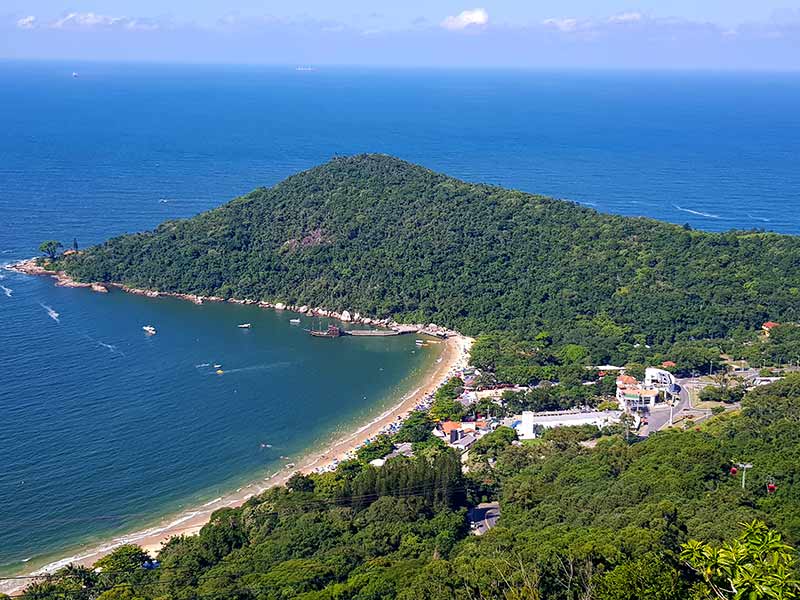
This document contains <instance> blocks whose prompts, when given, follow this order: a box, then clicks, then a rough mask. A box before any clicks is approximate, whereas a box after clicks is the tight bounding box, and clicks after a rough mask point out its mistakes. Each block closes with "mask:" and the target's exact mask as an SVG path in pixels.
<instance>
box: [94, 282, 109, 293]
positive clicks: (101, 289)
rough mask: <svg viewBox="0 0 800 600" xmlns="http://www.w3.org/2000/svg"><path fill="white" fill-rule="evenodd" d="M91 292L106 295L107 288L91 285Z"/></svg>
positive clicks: (99, 284)
mask: <svg viewBox="0 0 800 600" xmlns="http://www.w3.org/2000/svg"><path fill="white" fill-rule="evenodd" d="M92 291H93V292H99V293H101V294H107V293H108V288H107V287H106V286H104V285H103V284H101V283H93V284H92Z"/></svg>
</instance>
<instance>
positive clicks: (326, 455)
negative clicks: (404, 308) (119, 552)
mask: <svg viewBox="0 0 800 600" xmlns="http://www.w3.org/2000/svg"><path fill="white" fill-rule="evenodd" d="M472 341H473V340H472V339H471V338H467V337H465V336H461V335H451V336H450V337H448V338H447V339H445V340H441V341H440V343H441V345H442V350H441V354H440V356H439V358H438V359H437V360H436V362H435V363H433V364H432V365H431V367H430V368H429V370H428V372H426V373H425V375H424V377H423V380H422V382H421V383H420V386H419V387H418V388H417V389H415V390H413V391H411V392H410V393H408V394H406V395H405V396H404V397H403V398H402V399H399V400H398V403H397V404H396V405H394V406H393V407H392V408H391V409H389V410H387V411H386V412H384V413H383V414H381V415H380V416H379V417H377V418H375V419H373V420H372V421H370V422H368V423H362V424H359V427H358V428H356V429H355V430H353V431H351V432H349V433H348V434H346V435H344V436H342V437H339V438H338V439H336V440H335V441H334V442H333V443H332V444H331V445H330V446H329V447H328V448H327V449H325V450H322V451H321V452H320V451H317V452H313V453H310V454H308V455H307V456H306V457H305V458H304V459H302V460H301V461H299V462H298V464H297V466H296V467H293V468H288V467H285V468H283V469H282V470H280V471H278V472H276V473H274V474H272V475H271V476H269V477H265V478H264V479H261V480H259V481H254V482H251V483H250V484H248V485H245V486H242V487H240V488H238V489H237V490H236V491H235V492H232V493H230V494H228V495H225V496H223V497H220V498H217V499H215V500H212V501H210V502H207V503H206V504H204V505H202V506H199V507H196V508H194V509H191V510H186V511H184V512H182V513H181V514H174V515H171V516H169V517H165V518H164V519H163V520H162V521H161V522H160V523H159V524H157V525H155V526H152V527H149V528H147V529H143V530H140V531H134V532H131V533H129V534H125V535H122V536H119V537H116V538H114V539H111V540H109V541H107V542H105V543H100V544H97V545H95V546H93V547H90V548H87V549H86V550H85V551H81V552H78V553H76V554H74V555H72V556H69V557H65V558H63V559H61V560H57V561H54V562H51V563H49V564H47V565H45V566H43V567H41V568H39V569H37V570H35V571H33V572H31V573H29V575H30V576H31V577H32V578H31V579H16V580H11V581H0V593H6V594H13V593H15V592H19V591H20V590H21V589H22V588H24V587H25V586H26V585H28V584H29V583H30V582H31V581H33V580H34V579H33V577H35V576H42V575H45V574H47V573H51V572H53V571H55V570H57V569H59V568H61V567H62V566H65V565H67V564H70V563H75V564H81V565H92V564H93V563H95V562H96V561H97V560H98V559H100V558H101V557H103V556H104V555H106V554H108V553H109V552H111V551H112V550H114V549H115V548H117V547H119V546H121V545H123V544H137V545H139V546H142V547H143V548H145V549H146V550H148V551H150V552H151V553H156V552H157V551H158V550H159V549H160V548H161V545H162V544H163V543H164V542H166V541H167V540H169V539H170V538H171V537H173V536H175V535H193V534H196V533H197V532H199V530H200V529H201V528H202V527H203V525H205V524H206V523H207V522H208V520H209V518H210V516H211V514H212V513H213V512H214V511H215V510H218V509H220V508H224V507H236V506H240V505H241V504H243V503H244V502H246V501H247V500H248V499H249V498H251V497H253V496H255V495H258V494H260V493H261V492H263V491H265V490H266V489H268V488H270V487H273V486H278V485H283V484H284V483H285V482H286V481H287V480H288V479H289V477H291V475H292V474H293V473H295V472H297V471H300V472H302V473H313V472H315V471H318V470H322V469H326V468H332V466H333V465H334V464H335V463H336V461H340V460H342V459H345V458H347V456H348V454H350V453H352V452H353V451H354V450H355V449H357V448H358V447H359V446H361V445H362V444H363V443H364V442H365V441H366V440H368V439H370V438H372V437H375V436H376V435H378V434H379V433H381V432H382V431H383V430H384V429H386V428H387V427H388V426H390V425H391V424H393V423H396V422H397V421H398V420H400V419H403V418H405V417H406V416H407V415H408V414H409V413H410V412H411V411H413V410H414V409H415V408H416V407H417V406H418V405H420V404H421V403H423V402H424V401H425V399H426V398H427V397H429V396H430V395H431V394H433V393H434V392H435V390H436V389H437V388H438V387H439V386H440V385H441V384H442V383H444V382H445V381H446V380H447V379H448V378H449V377H451V376H452V375H453V374H455V373H456V372H457V371H458V370H460V369H462V368H463V367H465V366H466V365H467V363H468V359H469V348H470V346H471V345H472Z"/></svg>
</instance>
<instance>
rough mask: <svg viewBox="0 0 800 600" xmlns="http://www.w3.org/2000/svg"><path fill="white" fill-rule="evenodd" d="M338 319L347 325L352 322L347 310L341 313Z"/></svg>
mask: <svg viewBox="0 0 800 600" xmlns="http://www.w3.org/2000/svg"><path fill="white" fill-rule="evenodd" d="M339 318H340V319H341V320H342V321H344V322H345V323H348V322H350V321H352V320H353V319H352V317H351V316H350V311H347V310H345V311H342V314H341V315H340V316H339Z"/></svg>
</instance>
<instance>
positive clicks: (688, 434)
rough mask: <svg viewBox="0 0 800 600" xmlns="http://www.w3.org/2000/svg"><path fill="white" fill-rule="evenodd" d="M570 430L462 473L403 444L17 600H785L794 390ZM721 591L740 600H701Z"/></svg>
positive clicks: (493, 442)
mask: <svg viewBox="0 0 800 600" xmlns="http://www.w3.org/2000/svg"><path fill="white" fill-rule="evenodd" d="M423 430H424V428H423ZM427 431H428V433H427V435H428V436H430V430H427ZM406 433H408V432H406ZM583 433H584V432H582V431H580V430H576V431H574V432H573V431H570V430H569V429H564V430H561V433H560V434H559V435H557V436H555V435H554V436H553V437H552V438H549V439H548V438H545V439H542V440H537V441H536V443H535V444H530V445H528V444H522V445H520V444H518V443H515V442H514V439H515V437H516V436H515V434H514V432H513V430H511V429H508V428H500V429H498V430H497V431H495V432H494V433H491V434H489V435H487V436H485V437H484V438H482V439H481V441H480V443H479V444H476V445H475V446H474V447H473V449H472V450H471V451H470V456H469V459H468V467H469V469H468V470H467V472H466V473H465V474H462V471H461V464H460V462H461V461H460V460H459V457H458V456H456V454H455V453H454V451H453V450H451V449H449V448H445V447H444V446H443V445H442V444H441V443H439V444H435V443H433V444H432V443H430V440H425V439H420V438H417V439H418V441H416V442H415V448H416V451H415V456H414V457H413V458H406V457H404V456H398V457H396V458H392V459H390V460H388V461H387V462H386V464H385V465H384V466H383V467H381V468H375V467H372V466H370V465H369V464H368V463H367V462H366V459H367V458H368V457H363V460H354V461H348V462H345V463H343V464H341V465H340V466H339V467H338V469H337V470H336V471H334V472H329V473H324V474H314V475H311V476H304V475H295V476H294V477H293V478H292V479H291V480H290V481H289V483H288V485H287V487H286V488H274V489H271V490H269V491H267V492H265V493H263V494H261V495H259V496H257V497H254V498H251V499H250V500H248V501H247V502H246V503H245V504H244V506H242V507H241V508H237V509H229V508H225V509H221V510H218V511H216V512H215V513H214V515H213V516H212V519H211V521H210V523H209V524H207V525H206V526H205V527H204V528H203V530H202V531H201V533H200V535H198V536H191V537H176V538H173V540H172V541H170V542H169V543H168V544H167V545H166V546H165V547H164V549H163V550H162V551H161V552H160V554H159V556H158V559H159V560H160V566H158V567H156V568H151V567H152V563H150V562H149V561H150V558H151V557H149V556H147V555H146V554H144V553H143V552H142V551H141V550H139V549H138V548H135V547H131V546H125V547H123V548H121V549H119V550H116V551H115V552H114V553H112V554H111V555H110V556H107V557H105V558H103V559H101V561H100V562H99V563H98V565H97V566H99V567H101V568H102V571H101V572H99V573H98V572H93V571H89V570H87V569H82V568H79V567H67V568H65V569H63V570H62V571H60V572H59V573H58V574H56V576H54V577H53V578H51V579H50V580H47V581H43V582H40V583H37V584H35V585H33V586H31V587H30V588H29V589H28V592H27V594H26V595H25V596H24V598H25V600H37V599H47V600H50V599H52V600H55V599H57V598H75V599H84V600H92V599H99V600H167V599H169V600H200V599H203V600H280V599H289V598H293V599H303V600H391V599H395V598H399V599H404V600H418V599H431V600H459V599H464V598H467V599H471V598H474V599H486V600H488V599H498V600H501V599H506V600H511V599H514V600H523V599H524V600H535V599H537V598H542V599H548V600H582V599H589V598H591V599H596V600H624V599H629V600H635V599H640V598H657V599H659V600H689V599H696V600H699V599H701V598H718V599H726V598H730V599H731V600H733V598H752V599H754V600H757V599H767V598H775V599H777V598H786V599H789V598H796V597H798V594H800V587H798V579H797V575H796V564H795V558H796V557H795V554H794V552H793V551H792V550H791V548H788V547H786V546H785V545H784V544H792V545H796V544H797V543H798V541H800V517H799V516H798V515H800V483H798V482H800V375H794V376H790V377H787V378H786V379H785V380H783V381H781V382H778V383H776V384H773V385H771V386H768V387H764V388H761V389H759V390H757V391H755V392H752V393H750V394H749V395H748V396H746V397H745V399H744V400H743V403H742V410H741V412H740V413H739V414H726V415H722V416H720V417H717V418H716V419H714V420H712V421H711V422H710V423H707V424H705V425H703V426H702V427H698V428H694V427H693V428H690V429H689V430H687V431H677V430H673V431H667V432H661V433H657V434H654V435H653V436H651V437H650V438H649V439H647V440H646V441H639V442H633V441H631V442H628V441H626V439H625V437H624V436H621V435H609V436H605V437H602V438H601V439H599V440H598V441H597V445H596V447H594V448H589V447H586V446H585V445H584V444H582V443H581V440H583V439H585V436H584V435H583ZM741 461H748V462H750V463H751V464H752V465H753V466H752V468H751V469H750V470H749V472H748V475H747V485H746V487H744V488H742V473H741V472H739V473H735V472H734V471H732V470H731V466H732V465H733V464H735V463H737V462H741ZM770 484H772V485H773V486H774V487H773V488H770V487H769V485H770ZM771 489H772V491H770V490H771ZM490 499H499V501H500V506H501V510H502V517H501V519H500V521H499V524H498V526H497V527H495V528H494V529H491V530H490V531H489V532H488V533H485V534H484V535H482V536H480V537H478V536H475V535H471V534H470V530H469V528H468V527H467V520H466V511H467V507H468V506H470V505H474V504H475V503H476V502H479V501H481V500H490ZM743 524H744V526H743ZM767 528H771V529H767ZM778 532H780V533H778ZM780 535H782V538H781V537H780ZM692 540H695V541H692ZM717 548H721V550H720V551H719V553H717V551H716V549H717ZM732 555H733V556H734V558H733V559H731V556H732ZM706 563H708V564H706ZM731 585H734V586H735V587H736V589H737V591H738V594H739V595H736V594H734V593H729V594H722V595H718V594H716V593H715V588H717V589H722V590H725V589H729V588H730V587H731Z"/></svg>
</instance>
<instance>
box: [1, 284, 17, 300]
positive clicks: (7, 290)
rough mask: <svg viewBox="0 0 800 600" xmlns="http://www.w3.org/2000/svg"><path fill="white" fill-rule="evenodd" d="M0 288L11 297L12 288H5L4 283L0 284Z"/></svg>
mask: <svg viewBox="0 0 800 600" xmlns="http://www.w3.org/2000/svg"><path fill="white" fill-rule="evenodd" d="M0 290H3V293H4V294H5V295H6V296H8V297H9V298H11V292H13V291H14V290H12V289H11V288H7V287H6V286H4V285H0Z"/></svg>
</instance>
